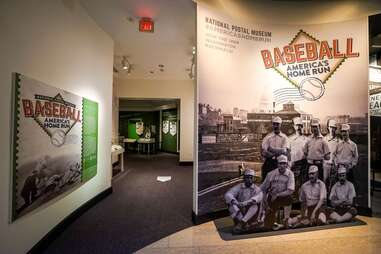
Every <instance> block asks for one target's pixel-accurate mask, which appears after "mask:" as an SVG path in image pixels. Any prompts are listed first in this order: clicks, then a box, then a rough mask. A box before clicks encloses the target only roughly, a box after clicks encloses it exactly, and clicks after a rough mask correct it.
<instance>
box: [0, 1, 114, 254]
mask: <svg viewBox="0 0 381 254" xmlns="http://www.w3.org/2000/svg"><path fill="white" fill-rule="evenodd" d="M0 36H1V46H0V55H1V62H0V87H1V90H0V91H1V93H0V113H1V114H0V115H1V121H0V129H1V132H0V140H1V146H0V168H1V170H0V253H12V254H17V253H26V252H27V251H28V250H30V249H31V248H32V247H33V246H34V245H35V244H36V243H37V242H38V241H39V240H40V239H41V238H42V237H43V236H44V235H45V234H46V233H48V232H49V231H50V230H51V229H52V228H53V227H54V226H56V225H57V224H58V223H59V222H61V221H62V220H63V219H64V218H65V217H66V216H68V215H69V214H70V213H71V212H73V211H74V210H76V209H77V208H79V207H80V206H81V205H82V204H84V203H85V202H86V201H88V200H89V199H91V198H93V197H94V196H96V195H97V194H99V193H100V192H102V191H104V190H105V189H107V188H109V187H110V186H111V167H110V166H111V161H110V144H111V132H112V131H111V119H112V118H111V113H110V112H112V107H111V106H112V102H111V100H112V64H113V41H112V40H111V38H110V37H109V36H108V35H107V34H106V33H105V32H104V31H102V30H101V29H100V28H99V27H98V26H97V25H96V24H95V22H94V21H93V20H92V19H91V18H90V17H89V16H88V15H87V14H86V12H85V11H84V9H83V8H82V7H81V6H80V5H79V4H78V2H77V1H76V0H51V1H37V0H33V1H32V0H31V1H22V0H2V1H0ZM12 72H19V73H21V74H24V75H26V76H28V77H31V78H34V79H37V80H39V81H42V82H44V83H46V84H49V85H51V86H55V87H59V88H62V89H64V90H66V91H69V92H72V93H74V94H77V95H80V96H83V97H86V98H88V99H91V100H94V101H97V102H98V103H99V126H98V127H99V129H98V131H99V136H98V173H97V175H96V176H95V177H94V178H92V179H91V180H90V181H88V182H86V183H84V184H83V185H81V186H80V187H78V188H76V189H74V190H73V191H71V192H70V193H68V194H64V196H62V195H61V196H59V197H58V198H56V199H54V200H52V201H50V202H48V203H47V204H45V205H43V206H42V207H40V208H38V209H36V210H34V211H33V212H31V213H29V214H27V215H25V216H23V217H21V218H20V219H18V220H16V221H14V222H13V223H9V221H10V220H9V218H10V206H11V201H10V190H11V182H10V179H11V159H10V158H11V154H10V151H11V149H10V147H11V136H12V135H11V116H12V113H11V99H12V93H11V91H12ZM36 149H38V147H36Z"/></svg>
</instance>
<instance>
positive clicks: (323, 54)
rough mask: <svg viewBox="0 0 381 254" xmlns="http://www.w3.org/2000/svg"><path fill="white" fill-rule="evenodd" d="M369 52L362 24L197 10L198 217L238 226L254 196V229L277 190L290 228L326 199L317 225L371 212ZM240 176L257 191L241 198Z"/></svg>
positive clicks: (271, 204) (358, 21)
mask: <svg viewBox="0 0 381 254" xmlns="http://www.w3.org/2000/svg"><path fill="white" fill-rule="evenodd" d="M367 47H368V34H367V19H366V18H362V19H358V20H352V21H346V22H340V23H329V24H319V25H265V24H261V25H259V24H252V23H242V22H241V21H240V18H239V17H230V16H225V15H224V14H223V13H222V12H219V11H218V10H216V9H211V8H209V7H207V6H205V5H203V4H198V9H197V49H198V50H197V51H198V58H197V62H198V63H197V90H198V97H197V98H198V161H197V163H198V165H197V168H198V195H197V196H198V211H197V212H198V214H199V215H203V214H207V213H210V212H214V211H219V210H222V209H226V208H229V211H230V212H231V214H232V217H233V218H235V219H236V221H237V218H238V221H240V220H239V216H238V215H239V214H241V213H242V214H241V215H244V214H245V212H243V211H244V210H245V209H243V210H242V207H244V205H243V204H246V203H240V202H241V201H242V200H241V201H239V200H238V199H244V198H243V197H244V196H245V197H246V196H247V195H248V196H251V197H252V196H255V195H254V193H256V191H259V190H260V191H261V192H262V194H263V197H262V196H261V198H259V200H260V201H261V202H262V201H263V202H264V203H261V205H260V206H259V207H260V209H259V210H260V211H261V213H262V214H261V215H259V214H257V216H258V218H257V219H258V220H259V217H261V216H262V215H263V216H262V217H261V218H262V219H264V218H265V217H266V216H267V217H269V216H272V214H270V215H269V214H268V211H269V210H277V209H278V208H279V207H278V206H277V204H275V206H274V204H273V201H274V200H278V201H279V199H277V198H276V197H278V194H279V193H281V192H283V191H286V192H284V193H282V194H281V195H280V196H281V197H284V196H286V197H288V196H291V199H292V201H289V202H288V201H287V200H286V199H284V200H283V199H281V201H282V202H283V203H282V202H281V203H282V204H283V205H284V206H286V205H285V204H287V205H292V213H291V214H292V215H291V219H292V218H295V216H296V215H298V216H299V218H301V217H303V218H304V217H305V215H307V212H308V216H309V218H310V219H311V220H312V217H313V216H314V215H315V214H318V212H317V211H315V212H313V213H312V214H311V211H313V209H312V210H308V211H307V210H306V209H307V207H309V208H308V209H310V207H312V205H315V206H316V205H317V202H318V201H316V203H314V202H312V203H313V204H311V203H309V201H308V202H307V200H311V199H316V200H319V198H323V196H324V200H322V202H321V203H323V204H324V205H320V204H319V209H317V210H319V211H320V209H321V210H322V209H323V207H324V208H326V212H324V214H325V215H326V219H327V220H326V221H324V223H326V222H327V221H328V220H330V219H332V218H331V217H332V216H330V215H331V214H332V211H336V214H339V216H341V215H343V214H345V213H347V212H349V213H350V215H351V216H350V217H352V218H353V216H354V215H355V212H354V210H353V209H352V210H349V209H350V208H356V207H369V195H368V174H369V165H368V164H369V163H368V85H367V83H368V76H367V75H368V74H367V73H368V69H367V66H368V53H367ZM280 155H285V157H286V159H285V158H284V157H282V156H280ZM279 156H280V158H279ZM278 163H280V164H282V163H286V164H287V165H286V164H285V165H286V173H283V172H282V171H283V170H279V164H278ZM311 166H313V167H312V168H311ZM245 169H252V170H253V171H247V174H248V175H249V176H252V175H254V181H255V186H257V187H258V188H260V189H259V190H257V189H256V188H254V186H252V188H253V189H252V193H251V194H250V195H249V194H247V193H246V194H242V193H243V192H244V189H245V188H248V187H247V186H246V187H245V185H244V184H243V183H242V174H243V172H245ZM274 170H275V171H274ZM315 171H316V173H315ZM291 173H292V174H291ZM310 174H311V175H314V174H315V175H316V177H317V180H312V181H310ZM279 175H282V177H283V176H284V175H287V177H283V178H282V177H280V178H279ZM344 175H345V177H346V181H344V180H342V183H343V185H339V184H340V183H341V182H340V181H338V180H339V176H341V177H342V178H343V177H344ZM266 176H269V177H268V179H267V180H266ZM315 182H317V183H318V184H319V186H320V187H319V188H318V189H314V188H315V187H311V186H315V185H314V183H315ZM335 184H336V186H335ZM344 185H345V186H346V187H345V188H346V190H345V192H344V193H342V192H341V191H343V190H340V191H339V196H340V198H342V197H343V196H346V195H347V197H349V199H348V201H347V202H346V203H345V202H344V203H345V204H347V206H345V207H346V208H343V210H341V211H337V209H338V206H337V204H338V202H336V199H337V195H336V194H337V193H336V192H335V191H336V190H337V189H338V188H339V187H341V188H344V187H343V186H344ZM234 186H235V189H232V188H233V187H234ZM271 186H272V187H271ZM274 186H275V187H274ZM334 186H335V187H334ZM311 188H312V189H311ZM229 190H230V191H229ZM348 190H350V191H348ZM308 191H309V192H310V194H308V193H307V192H308ZM334 192H335V193H336V194H335V193H334ZM348 192H350V193H348ZM238 193H241V194H242V195H243V196H242V195H241V194H238ZM311 193H312V194H313V195H315V194H316V195H317V196H318V197H317V196H316V195H315V196H316V197H315V196H314V197H312V196H311V195H312V194H311ZM317 193H319V194H317ZM323 193H325V194H323ZM286 194H287V195H286ZM237 195H238V196H239V198H238V196H237ZM319 195H320V196H319ZM291 199H290V200H291ZM255 200H256V202H257V203H260V202H259V200H257V199H255ZM235 201H238V203H239V204H240V205H238V206H234V205H235ZM286 201H287V202H286ZM242 202H243V201H242ZM307 203H308V204H307ZM339 203H340V202H339ZM344 203H340V204H344ZM246 205H247V204H246ZM278 205H279V204H278ZM320 206H321V207H320ZM303 207H304V208H306V209H304V210H303ZM343 207H344V206H343ZM239 208H241V210H240V209H239ZM270 208H271V209H270ZM330 209H331V210H330ZM332 209H333V210H332ZM345 209H347V210H345ZM282 211H283V210H282ZM329 211H330V212H329ZM304 212H306V213H304ZM258 213H259V212H258ZM294 214H295V215H294ZM312 215H313V216H312ZM235 216H236V217H235ZM237 216H238V217H237ZM316 216H318V215H316ZM296 217H297V216H296ZM333 217H334V218H335V216H333ZM285 218H286V219H288V218H290V216H289V215H287V214H286V215H285ZM316 218H317V217H316ZM241 219H242V218H241ZM291 219H290V220H291ZM311 220H310V222H311ZM334 221H335V220H334ZM336 221H338V220H336ZM299 222H300V221H299Z"/></svg>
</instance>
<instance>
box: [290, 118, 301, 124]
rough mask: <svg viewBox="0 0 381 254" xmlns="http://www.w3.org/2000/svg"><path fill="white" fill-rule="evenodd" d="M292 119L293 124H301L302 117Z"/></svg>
mask: <svg viewBox="0 0 381 254" xmlns="http://www.w3.org/2000/svg"><path fill="white" fill-rule="evenodd" d="M292 121H293V122H294V124H295V125H303V122H302V119H301V118H300V117H294V119H292Z"/></svg>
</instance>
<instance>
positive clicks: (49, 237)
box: [28, 187, 112, 254]
mask: <svg viewBox="0 0 381 254" xmlns="http://www.w3.org/2000/svg"><path fill="white" fill-rule="evenodd" d="M111 193H112V187H110V188H108V189H106V190H104V191H102V192H101V193H99V194H98V195H96V196H95V197H93V198H92V199H90V200H89V201H87V202H86V203H84V204H83V205H82V206H80V207H79V208H78V209H77V210H75V211H73V212H72V213H71V214H69V215H68V216H67V217H66V218H65V219H63V220H62V221H61V222H60V223H58V224H57V225H56V226H55V227H54V228H53V229H52V230H50V231H49V232H48V233H47V234H46V235H45V236H44V237H43V238H42V239H41V240H40V241H39V242H38V243H37V244H36V245H34V246H33V247H32V249H30V250H29V251H28V254H37V253H41V252H43V251H44V250H45V249H46V248H47V247H48V246H49V244H50V243H51V242H52V241H54V240H55V239H56V238H57V237H58V236H59V235H60V234H61V233H62V232H63V231H64V230H65V229H66V228H67V227H68V226H69V225H70V224H72V223H73V222H74V221H75V220H76V219H78V218H79V217H80V216H81V215H82V214H83V213H85V212H86V211H87V210H89V209H90V208H92V207H93V206H94V205H95V204H97V203H98V202H99V201H101V200H102V199H104V198H105V197H107V196H108V195H110V194H111Z"/></svg>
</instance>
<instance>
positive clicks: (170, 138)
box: [161, 109, 178, 153]
mask: <svg viewBox="0 0 381 254" xmlns="http://www.w3.org/2000/svg"><path fill="white" fill-rule="evenodd" d="M177 135H178V126H177V109H170V110H163V112H162V144H161V148H162V150H163V151H165V152H172V153H176V152H177Z"/></svg>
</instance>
